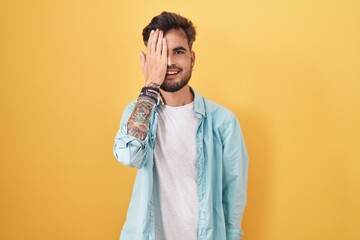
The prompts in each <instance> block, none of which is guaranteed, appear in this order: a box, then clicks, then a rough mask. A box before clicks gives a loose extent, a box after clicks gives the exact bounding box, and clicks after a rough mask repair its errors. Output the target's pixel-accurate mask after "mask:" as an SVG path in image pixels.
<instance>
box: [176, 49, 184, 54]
mask: <svg viewBox="0 0 360 240" xmlns="http://www.w3.org/2000/svg"><path fill="white" fill-rule="evenodd" d="M184 53H185V52H184V51H182V50H176V51H174V54H175V55H178V54H184Z"/></svg>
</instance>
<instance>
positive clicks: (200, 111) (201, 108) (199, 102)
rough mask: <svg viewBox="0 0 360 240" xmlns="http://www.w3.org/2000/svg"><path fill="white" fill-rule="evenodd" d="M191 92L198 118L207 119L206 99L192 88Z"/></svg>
mask: <svg viewBox="0 0 360 240" xmlns="http://www.w3.org/2000/svg"><path fill="white" fill-rule="evenodd" d="M190 91H191V92H192V93H193V94H194V111H195V114H196V116H197V117H198V118H201V117H206V113H205V105H204V98H203V97H202V96H201V95H200V94H199V93H198V92H196V91H195V90H194V89H193V88H192V87H190Z"/></svg>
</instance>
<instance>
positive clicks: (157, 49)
mask: <svg viewBox="0 0 360 240" xmlns="http://www.w3.org/2000/svg"><path fill="white" fill-rule="evenodd" d="M163 36H164V32H163V31H161V30H160V32H159V37H158V39H157V46H156V52H157V53H158V55H161V50H162V45H163V43H162V39H163Z"/></svg>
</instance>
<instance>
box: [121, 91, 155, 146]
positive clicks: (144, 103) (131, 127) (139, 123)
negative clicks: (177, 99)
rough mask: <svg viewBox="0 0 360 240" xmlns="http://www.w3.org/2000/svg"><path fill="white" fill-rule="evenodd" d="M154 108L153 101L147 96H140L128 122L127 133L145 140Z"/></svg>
mask: <svg viewBox="0 0 360 240" xmlns="http://www.w3.org/2000/svg"><path fill="white" fill-rule="evenodd" d="M153 108H154V102H153V101H151V100H149V99H147V98H139V99H138V101H137V103H136V105H135V109H134V111H133V112H132V114H131V116H130V118H129V120H128V122H127V134H129V135H131V136H134V137H136V138H138V139H140V140H144V139H145V138H146V136H147V134H148V131H149V123H150V117H151V112H152V109H153Z"/></svg>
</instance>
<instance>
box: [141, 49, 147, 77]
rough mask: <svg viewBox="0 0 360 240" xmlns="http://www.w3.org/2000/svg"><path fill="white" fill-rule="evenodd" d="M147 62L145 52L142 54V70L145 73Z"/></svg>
mask: <svg viewBox="0 0 360 240" xmlns="http://www.w3.org/2000/svg"><path fill="white" fill-rule="evenodd" d="M145 61H146V56H145V53H144V52H143V51H141V52H140V62H141V69H142V71H143V72H144V67H145Z"/></svg>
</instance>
